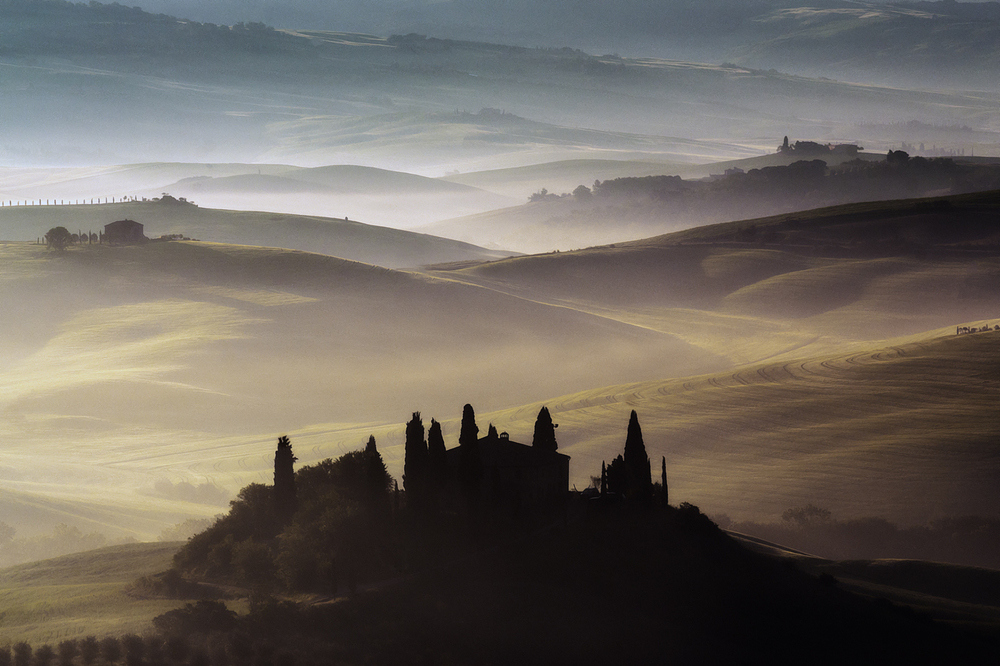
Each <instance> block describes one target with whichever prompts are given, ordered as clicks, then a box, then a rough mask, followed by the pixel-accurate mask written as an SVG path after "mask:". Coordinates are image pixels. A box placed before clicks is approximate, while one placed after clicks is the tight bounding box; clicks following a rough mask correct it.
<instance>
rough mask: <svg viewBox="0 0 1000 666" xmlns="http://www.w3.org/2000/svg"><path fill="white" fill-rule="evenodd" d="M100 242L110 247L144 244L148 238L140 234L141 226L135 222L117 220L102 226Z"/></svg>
mask: <svg viewBox="0 0 1000 666" xmlns="http://www.w3.org/2000/svg"><path fill="white" fill-rule="evenodd" d="M101 240H102V242H106V243H109V244H111V245H116V244H123V243H145V242H146V241H147V240H149V239H148V238H146V236H145V234H143V232H142V225H141V224H140V223H138V222H136V221H135V220H118V221H117V222H112V223H110V224H105V225H104V236H103V238H102V239H101Z"/></svg>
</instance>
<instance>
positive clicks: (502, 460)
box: [447, 436, 569, 467]
mask: <svg viewBox="0 0 1000 666" xmlns="http://www.w3.org/2000/svg"><path fill="white" fill-rule="evenodd" d="M460 449H461V447H458V446H456V447H455V448H453V449H448V451H447V455H448V457H449V458H454V459H455V460H457V458H458V456H459V451H460ZM479 455H480V457H481V459H482V461H483V465H484V466H486V467H546V466H548V465H559V464H563V462H564V461H565V462H568V461H569V456H567V455H565V454H562V453H557V452H555V451H544V450H542V449H536V448H535V447H532V446H528V445H526V444H520V443H518V442H512V441H511V440H510V439H507V438H505V437H502V436H501V437H482V438H480V440H479Z"/></svg>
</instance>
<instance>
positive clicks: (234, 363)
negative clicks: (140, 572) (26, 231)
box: [0, 242, 718, 536]
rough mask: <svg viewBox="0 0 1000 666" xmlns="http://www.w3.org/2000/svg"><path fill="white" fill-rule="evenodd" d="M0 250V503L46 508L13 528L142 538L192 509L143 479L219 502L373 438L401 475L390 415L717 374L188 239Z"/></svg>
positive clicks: (572, 316) (532, 313) (580, 317)
mask: <svg viewBox="0 0 1000 666" xmlns="http://www.w3.org/2000/svg"><path fill="white" fill-rule="evenodd" d="M2 252H3V262H2V266H3V271H2V288H0V299H2V307H3V311H4V312H5V313H7V317H8V318H7V320H6V321H7V324H6V325H5V326H4V327H3V328H2V329H0V336H2V337H0V344H2V345H3V348H4V349H5V350H6V353H5V355H4V358H3V361H2V365H0V377H2V379H0V396H2V401H3V407H2V413H3V414H4V420H3V424H4V425H3V428H4V432H5V433H6V434H7V436H9V437H11V438H13V439H15V440H16V441H17V443H16V444H13V443H12V445H11V446H9V447H6V448H5V451H4V455H3V463H2V464H3V467H4V470H5V479H6V480H5V482H4V487H5V488H6V489H8V490H11V491H16V492H17V493H18V494H17V497H16V498H17V502H18V503H19V506H20V504H23V503H24V502H25V501H27V499H28V498H29V496H31V495H37V496H40V498H44V502H43V501H42V500H41V499H40V500H39V502H37V504H38V505H40V506H45V503H46V502H47V503H49V506H50V508H49V510H48V513H47V515H40V513H39V512H35V513H33V514H31V518H30V521H29V522H28V523H27V524H21V523H17V524H16V525H15V526H16V527H17V528H18V530H19V531H22V530H31V529H44V528H47V527H50V526H51V525H54V524H57V523H59V522H66V523H69V524H81V529H85V530H86V531H90V530H93V529H94V528H95V524H96V523H100V524H101V525H103V527H104V528H105V531H107V532H109V533H114V534H121V533H122V532H123V531H124V532H125V533H129V532H130V531H134V532H135V533H137V534H140V535H144V536H155V535H156V534H158V533H159V532H160V531H161V530H162V529H163V528H165V527H168V526H169V525H171V524H173V523H174V522H177V510H178V508H182V507H183V506H184V504H185V502H186V501H187V500H186V499H185V498H183V497H171V496H166V497H164V496H161V495H158V494H156V493H153V492H152V490H153V488H154V485H155V484H156V482H157V481H170V482H173V483H178V482H181V481H189V482H191V483H193V484H195V485H197V484H203V483H208V484H211V485H216V486H218V487H219V488H221V489H224V490H225V491H226V492H229V493H233V492H235V491H236V490H237V489H239V488H240V487H242V486H243V485H245V484H247V483H249V482H250V481H254V480H266V479H267V478H269V475H270V470H269V467H270V465H271V461H270V458H271V450H272V449H273V442H272V441H271V440H273V439H275V438H276V437H277V435H278V434H281V433H282V432H288V433H294V435H293V436H294V438H295V440H296V446H297V449H296V451H297V452H298V455H299V457H300V459H301V460H303V461H306V460H313V461H315V460H318V459H321V458H324V457H328V456H331V455H339V453H340V452H343V451H344V450H347V449H350V448H354V447H355V446H356V445H357V444H358V442H363V441H364V440H366V439H367V437H368V435H369V434H371V433H374V434H375V435H376V437H378V438H380V440H382V442H383V444H382V445H383V447H385V448H384V451H385V455H386V458H387V460H389V461H391V464H392V465H393V468H394V469H395V467H397V466H398V465H399V463H400V460H401V459H400V456H401V441H397V437H398V433H397V432H396V431H395V426H394V425H392V424H394V423H395V419H394V416H396V415H406V414H409V413H410V412H411V411H413V410H414V409H422V410H424V411H425V413H427V414H428V415H430V414H437V415H442V416H444V415H446V414H448V413H450V412H452V411H455V412H457V411H460V408H461V406H462V405H463V404H464V403H465V402H470V401H471V402H474V403H475V404H477V405H478V406H479V407H480V408H483V409H488V408H490V407H499V406H502V405H505V404H516V403H519V402H521V401H523V400H524V399H525V398H526V397H532V396H533V397H534V398H535V399H541V398H542V397H544V396H546V395H556V394H561V393H565V392H567V391H572V390H579V389H582V388H584V387H587V386H593V385H604V384H607V383H613V382H617V381H625V380H627V379H629V378H632V377H636V376H641V377H646V378H652V377H655V376H659V375H660V374H661V373H662V372H663V371H662V370H661V368H665V367H669V368H671V369H672V371H674V372H678V373H689V372H693V371H696V370H699V369H706V368H712V367H717V364H718V360H717V359H716V357H715V356H714V355H712V354H706V353H704V352H701V351H699V350H697V349H695V348H693V347H692V346H691V345H689V344H687V343H683V342H680V341H678V340H676V339H674V338H673V337H672V336H669V335H663V334H660V333H656V332H653V331H650V330H647V329H644V328H642V327H637V326H631V325H627V324H621V323H617V322H613V321H609V320H607V319H605V318H602V317H596V316H593V315H588V314H584V313H581V312H576V311H573V310H569V309H566V308H553V307H549V306H546V305H542V304H537V303H531V302H529V301H526V300H523V299H519V298H516V297H511V296H507V295H503V294H499V293H498V292H495V291H492V290H487V289H482V288H480V287H475V286H469V285H465V284H462V283H459V282H457V281H454V280H450V279H439V278H432V277H428V276H423V275H417V274H411V273H403V272H397V271H391V270H387V269H384V268H377V267H375V266H371V265H366V264H360V263H355V262H349V261H345V260H342V259H336V258H332V257H327V256H321V255H315V254H307V253H303V252H296V251H290V250H277V249H267V248H253V247H246V246H232V245H218V244H211V243H183V242H169V243H150V244H147V245H144V246H132V247H128V246H122V247H107V246H84V247H73V248H70V249H68V250H67V251H66V252H64V253H62V254H60V253H56V252H49V251H47V250H46V249H45V248H44V247H42V246H36V245H33V244H7V245H4V246H3V247H2ZM594 358H600V359H601V360H600V361H599V362H594V361H593V360H592V359H594ZM442 377H446V378H447V380H446V381H441V378H442ZM345 429H346V430H347V431H350V432H349V433H348V432H346V431H345ZM332 431H337V432H338V435H337V437H340V436H343V437H344V439H338V438H336V437H332V436H331V432H332ZM383 438H384V439H383ZM345 447H346V449H345ZM70 478H72V479H73V482H69V481H67V479H70ZM74 501H76V502H79V506H77V507H75V510H73V508H71V507H69V506H68V505H67V503H72V502H74ZM115 507H122V508H121V510H119V511H117V512H116V511H115V510H114V509H115ZM9 508H10V511H9V516H10V520H11V521H14V520H16V519H17V517H18V515H21V512H19V511H16V510H14V507H13V506H11V507H9ZM192 508H193V510H192V511H191V512H190V513H191V514H193V515H202V516H203V515H206V513H207V514H209V515H211V513H214V512H216V511H217V510H218V507H217V505H216V506H205V505H201V504H198V505H194V506H193V507H192ZM42 513H44V512H42ZM137 514H138V515H137ZM138 518H141V519H138ZM157 520H159V521H160V522H159V523H158V524H157V523H156V521H157Z"/></svg>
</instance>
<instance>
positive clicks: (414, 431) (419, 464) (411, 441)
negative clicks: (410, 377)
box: [403, 412, 427, 509]
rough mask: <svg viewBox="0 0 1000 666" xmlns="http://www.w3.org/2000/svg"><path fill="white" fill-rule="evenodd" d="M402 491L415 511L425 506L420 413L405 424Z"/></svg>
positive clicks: (425, 484)
mask: <svg viewBox="0 0 1000 666" xmlns="http://www.w3.org/2000/svg"><path fill="white" fill-rule="evenodd" d="M403 490H405V491H406V501H407V503H408V504H410V505H411V506H413V507H414V508H417V509H422V508H424V506H425V505H426V499H427V498H426V495H427V441H426V440H425V439H424V422H423V421H422V420H421V419H420V412H413V418H412V419H410V421H409V423H407V424H406V446H405V447H404V460H403Z"/></svg>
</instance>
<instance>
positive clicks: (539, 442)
mask: <svg viewBox="0 0 1000 666" xmlns="http://www.w3.org/2000/svg"><path fill="white" fill-rule="evenodd" d="M558 427H559V426H558V424H555V423H552V415H551V414H549V408H548V407H542V409H541V411H539V412H538V418H536V419H535V434H534V436H533V437H532V438H531V445H532V446H533V447H537V448H539V449H541V450H542V451H555V450H556V449H557V448H558V446H557V445H556V428H558Z"/></svg>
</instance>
